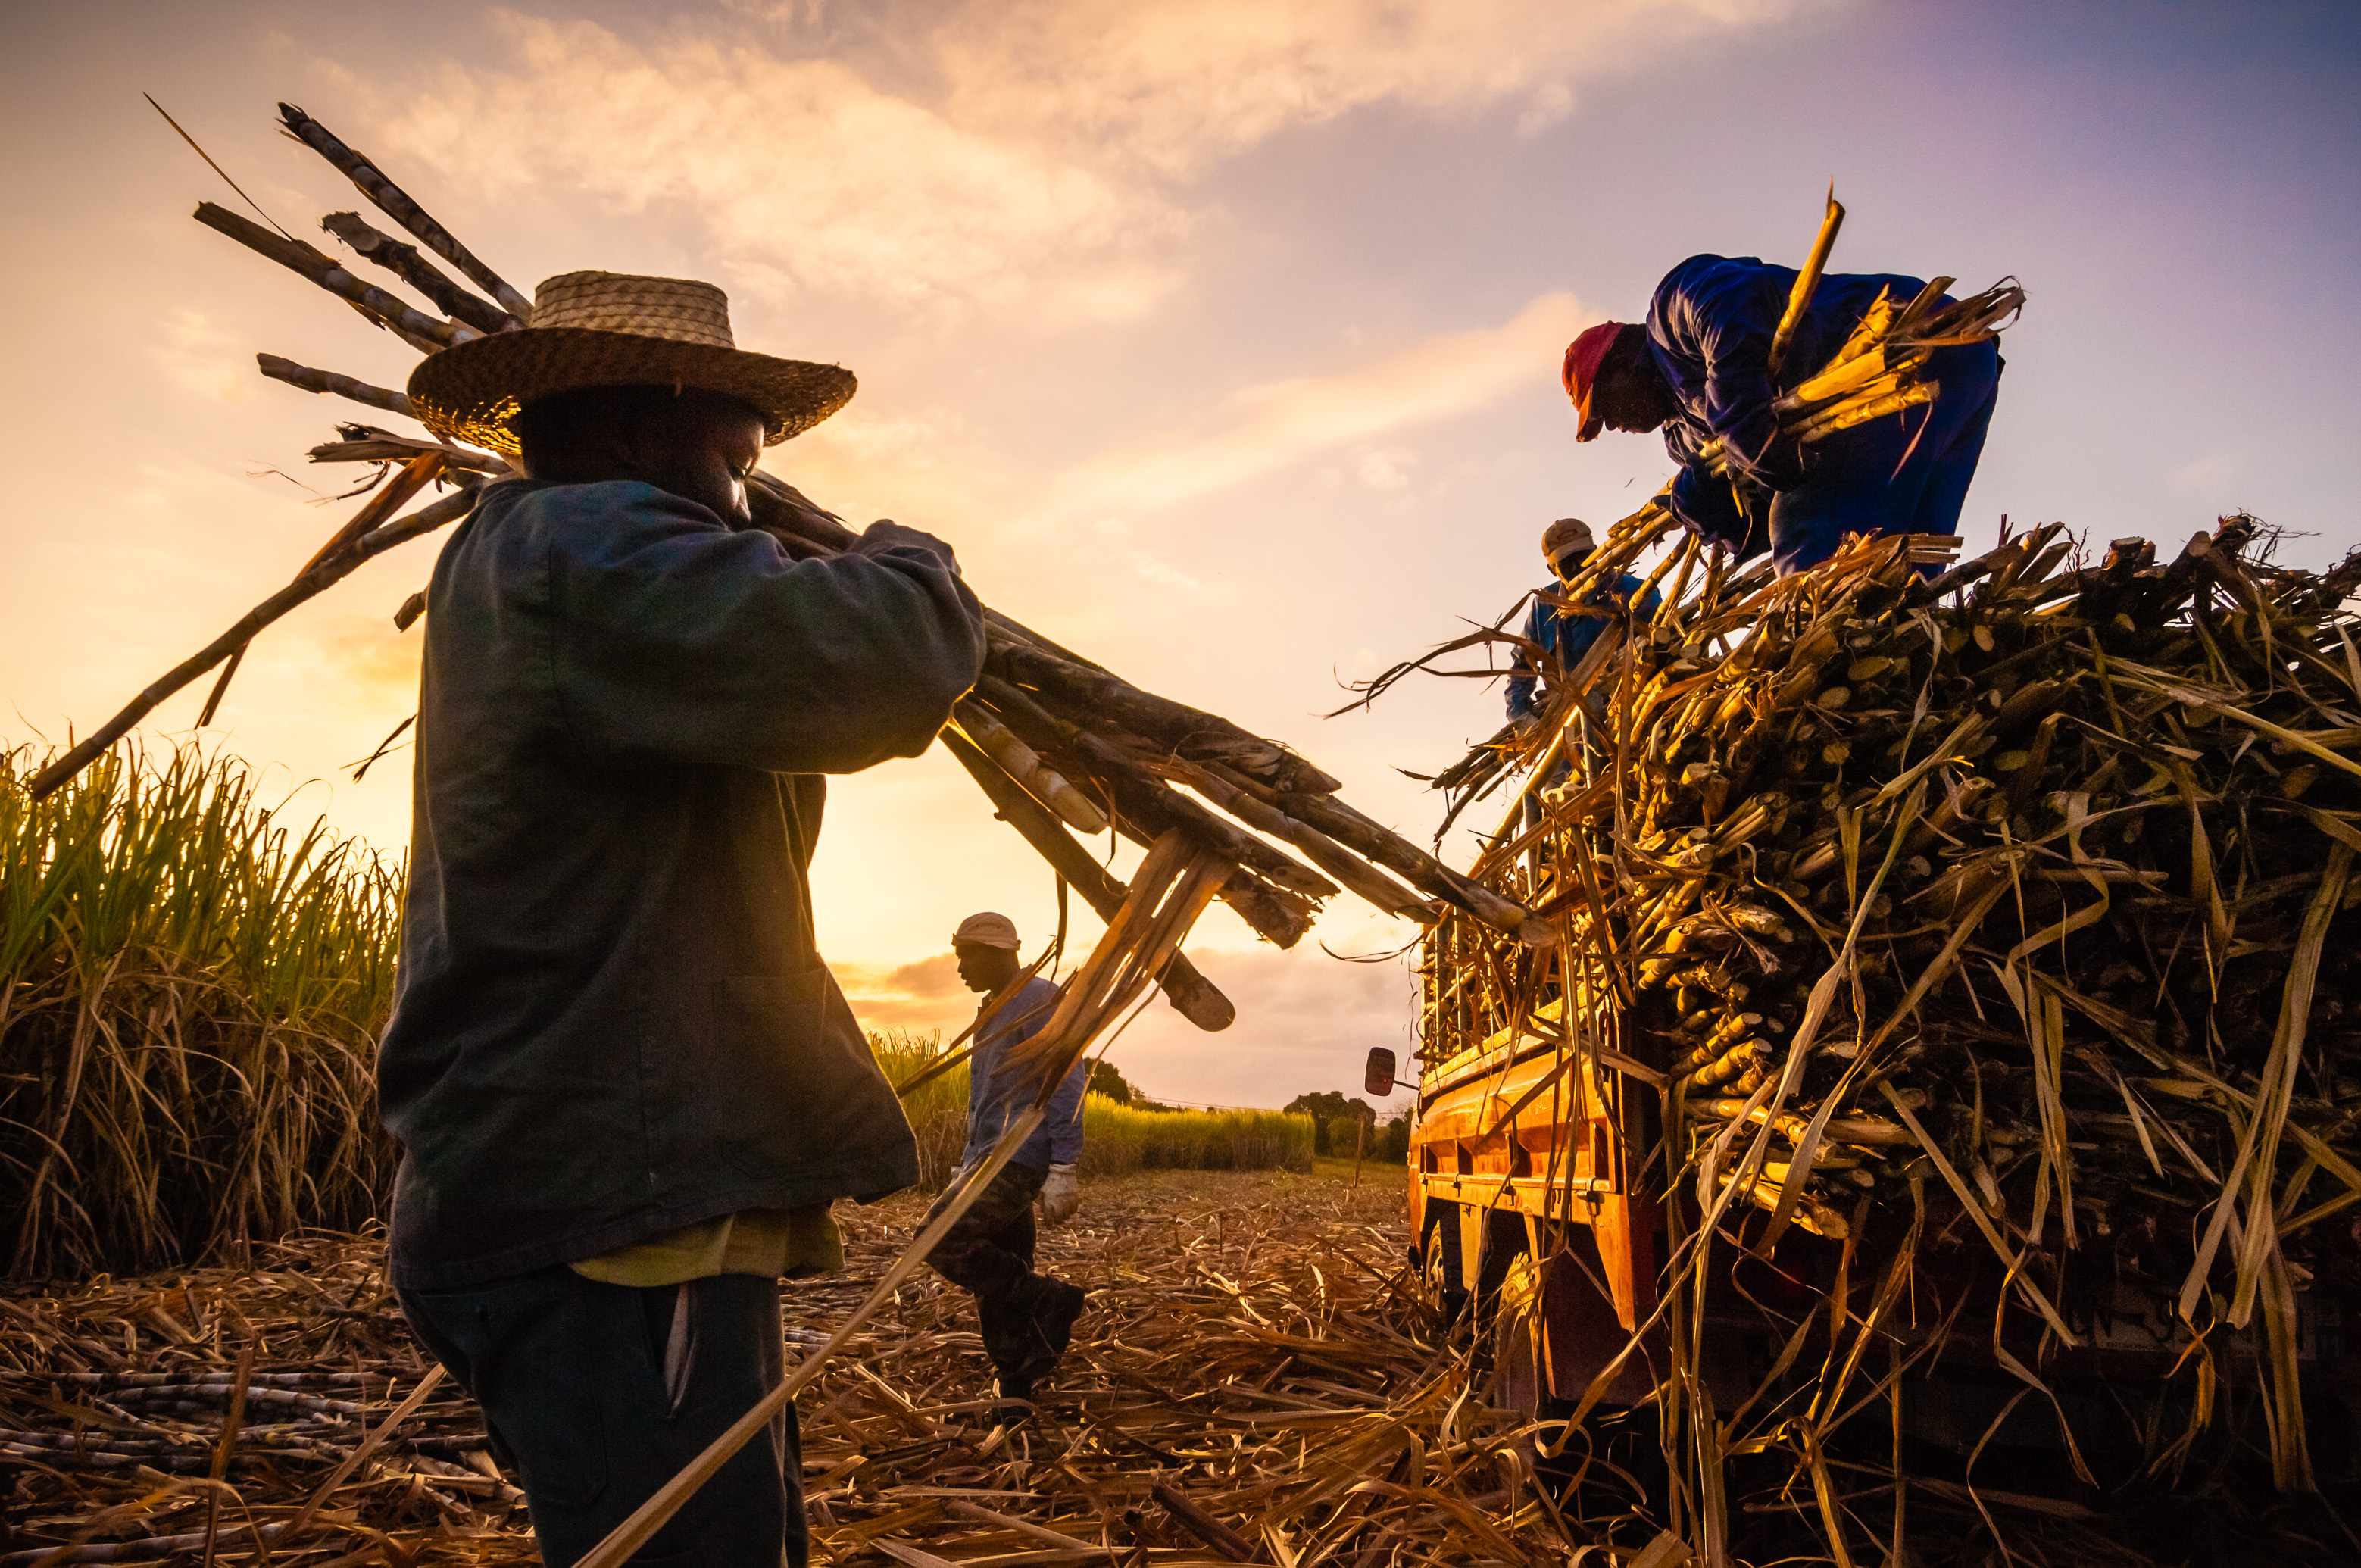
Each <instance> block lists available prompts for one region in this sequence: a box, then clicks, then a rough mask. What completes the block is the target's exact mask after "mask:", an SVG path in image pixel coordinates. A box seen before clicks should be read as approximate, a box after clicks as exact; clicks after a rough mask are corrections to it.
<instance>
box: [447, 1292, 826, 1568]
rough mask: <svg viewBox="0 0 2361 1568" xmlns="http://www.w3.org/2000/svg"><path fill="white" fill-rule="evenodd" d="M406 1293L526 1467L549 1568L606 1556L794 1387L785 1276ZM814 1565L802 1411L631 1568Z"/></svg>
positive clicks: (777, 1427)
mask: <svg viewBox="0 0 2361 1568" xmlns="http://www.w3.org/2000/svg"><path fill="white" fill-rule="evenodd" d="M400 1294H401V1310H402V1312H403V1314H404V1315H405V1316H407V1317H408V1318H409V1320H410V1325H411V1328H412V1330H413V1331H414V1332H416V1333H417V1335H418V1337H419V1338H420V1339H421V1340H422V1341H423V1342H424V1343H425V1344H426V1347H427V1348H428V1349H429V1350H431V1351H433V1352H434V1356H435V1358H436V1359H437V1360H439V1361H440V1362H442V1363H443V1365H444V1366H445V1367H446V1368H448V1369H449V1371H450V1373H451V1376H454V1377H456V1378H457V1379H458V1380H459V1383H460V1384H461V1386H463V1387H466V1389H467V1391H468V1392H469V1393H470V1394H472V1395H474V1396H475V1398H476V1402H477V1403H478V1404H479V1405H481V1406H482V1407H483V1408H484V1420H485V1424H486V1425H487V1426H488V1427H489V1429H490V1432H491V1435H492V1437H493V1438H494V1440H495V1441H496V1442H498V1443H499V1444H500V1446H501V1447H503V1448H505V1449H506V1450H507V1451H508V1453H509V1454H510V1455H511V1457H512V1458H513V1459H514V1460H515V1462H516V1464H517V1467H518V1469H519V1470H520V1472H522V1479H523V1482H524V1494H525V1500H526V1502H527V1503H528V1504H529V1505H530V1506H531V1508H532V1509H533V1537H534V1539H535V1541H537V1542H538V1543H539V1545H540V1547H541V1557H542V1561H543V1563H545V1564H546V1565H547V1568H566V1564H568V1563H572V1562H574V1561H575V1560H576V1559H577V1558H578V1557H580V1556H582V1555H583V1554H584V1553H585V1552H588V1551H589V1550H590V1549H591V1548H592V1547H594V1546H596V1545H598V1542H599V1541H601V1540H603V1539H604V1538H605V1537H606V1535H607V1533H608V1532H609V1530H613V1529H614V1528H615V1527H616V1526H617V1525H619V1524H620V1523H622V1522H623V1520H624V1519H626V1518H628V1517H630V1515H631V1511H632V1510H633V1509H635V1508H638V1507H639V1506H640V1505H641V1504H642V1503H643V1502H645V1501H647V1500H648V1498H649V1497H651V1496H653V1494H654V1493H655V1491H656V1489H657V1488H658V1487H660V1486H663V1485H664V1483H665V1482H666V1481H669V1480H670V1479H672V1477H673V1476H674V1475H676V1474H677V1473H678V1472H679V1471H680V1470H681V1469H682V1468H683V1467H684V1466H686V1464H688V1463H689V1461H691V1460H692V1459H695V1458H696V1457H697V1455H698V1454H699V1453H703V1452H704V1450H705V1447H706V1445H707V1444H708V1443H709V1442H712V1441H713V1440H714V1439H715V1438H717V1437H719V1436H720V1435H721V1434H722V1432H723V1431H727V1430H728V1429H729V1427H730V1424H731V1423H732V1422H734V1421H736V1420H738V1418H739V1417H741V1416H742V1415H744V1414H745V1413H746V1411H747V1410H748V1409H750V1408H752V1406H753V1405H754V1404H755V1403H756V1402H757V1401H758V1400H760V1399H761V1398H762V1397H763V1395H764V1394H766V1393H768V1392H769V1391H770V1390H771V1389H773V1388H775V1387H778V1386H779V1383H780V1381H781V1379H782V1377H783V1376H785V1374H784V1371H783V1367H782V1362H783V1360H784V1356H783V1353H782V1348H781V1342H782V1338H783V1336H782V1334H781V1333H780V1324H779V1287H778V1281H776V1280H774V1279H763V1278H758V1277H755V1276H752V1275H746V1274H723V1275H716V1276H714V1277H711V1278H707V1279H693V1280H691V1281H689V1282H688V1283H687V1284H686V1285H663V1286H657V1287H653V1288H633V1287H631V1286H628V1285H605V1284H601V1283H599V1282H598V1280H595V1279H586V1278H584V1277H582V1276H580V1275H578V1274H577V1273H575V1272H574V1271H573V1270H572V1269H570V1268H567V1267H566V1266H564V1265H559V1266H555V1267H551V1268H543V1269H537V1270H535V1271H534V1272H533V1273H531V1274H520V1275H515V1276H512V1277H509V1278H505V1279H495V1280H490V1281H488V1282H486V1283H484V1284H481V1285H470V1286H464V1287H461V1288H456V1289H450V1290H403V1291H401V1293H400ZM809 1557H810V1541H809V1536H808V1534H807V1529H806V1525H805V1521H804V1500H803V1471H802V1464H801V1461H800V1458H799V1456H798V1452H797V1443H796V1412H795V1408H794V1407H793V1406H792V1405H790V1406H789V1407H788V1408H787V1409H785V1410H783V1411H781V1412H780V1413H779V1416H778V1418H777V1419H776V1420H773V1421H772V1422H771V1424H770V1426H769V1428H768V1430H767V1431H765V1432H763V1434H761V1435H759V1436H757V1437H756V1438H754V1440H753V1441H752V1442H749V1443H747V1445H746V1446H745V1447H743V1448H741V1449H740V1450H739V1451H738V1453H737V1454H736V1456H735V1457H733V1458H732V1459H731V1460H730V1462H729V1463H728V1464H725V1465H723V1466H722V1467H721V1470H720V1472H719V1474H718V1475H715V1476H714V1477H713V1478H712V1479H711V1480H710V1481H708V1482H707V1483H706V1484H705V1485H704V1486H702V1487H701V1488H699V1489H698V1491H697V1494H696V1496H694V1497H691V1498H689V1500H688V1502H687V1503H686V1505H685V1506H684V1507H683V1508H681V1510H680V1512H678V1513H677V1514H675V1515H674V1516H673V1518H672V1520H671V1522H669V1523H668V1524H666V1525H665V1526H664V1528H663V1529H662V1530H658V1531H657V1532H656V1534H655V1538H654V1539H653V1540H652V1541H649V1542H648V1544H647V1545H645V1546H643V1547H642V1548H641V1549H640V1550H639V1552H637V1553H635V1554H634V1555H633V1556H632V1558H631V1562H633V1563H641V1564H646V1565H654V1564H663V1563H680V1564H690V1563H730V1564H747V1565H759V1568H769V1565H770V1564H772V1563H785V1565H786V1568H806V1564H807V1563H808V1561H809Z"/></svg>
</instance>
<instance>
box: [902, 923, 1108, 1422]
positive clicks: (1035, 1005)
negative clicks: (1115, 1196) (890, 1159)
mask: <svg viewBox="0 0 2361 1568" xmlns="http://www.w3.org/2000/svg"><path fill="white" fill-rule="evenodd" d="M1017 950H1018V948H1017V939H1016V922H1015V921H1013V920H1011V919H1009V917H1008V916H1005V915H994V914H992V913H989V912H986V913H983V914H979V915H971V916H968V917H967V918H966V919H964V920H962V921H961V922H960V925H959V929H958V930H957V931H954V932H953V933H952V934H951V951H952V952H953V953H954V954H955V955H956V956H957V958H958V959H959V973H960V979H961V981H964V982H965V983H966V985H967V988H968V989H969V990H970V991H976V992H983V1003H981V1004H980V1005H979V1006H978V1007H977V1009H976V1025H975V1053H974V1055H973V1056H972V1058H970V1059H969V1062H968V1080H967V1081H968V1091H967V1148H966V1150H965V1152H964V1153H963V1154H962V1155H961V1159H960V1165H961V1168H962V1169H965V1168H967V1167H969V1166H971V1165H974V1164H977V1163H978V1162H980V1161H981V1160H983V1157H985V1156H986V1155H988V1154H990V1153H991V1152H992V1150H993V1146H994V1145H995V1144H997V1143H998V1142H999V1141H1000V1137H1001V1135H1002V1133H1004V1132H1005V1130H1006V1129H1007V1126H1008V1124H1009V1123H1010V1122H1011V1121H1012V1120H1013V1119H1014V1118H1015V1117H1016V1114H1017V1113H1019V1112H1020V1111H1022V1110H1024V1109H1025V1108H1026V1107H1027V1106H1029V1105H1031V1104H1032V1103H1033V1102H1034V1101H1035V1100H1036V1099H1038V1096H1039V1090H1040V1080H1039V1075H1038V1073H1036V1072H1034V1071H1032V1070H1030V1069H1029V1068H1028V1066H1027V1064H1025V1063H1021V1062H1016V1061H1012V1060H1010V1059H1009V1054H1010V1052H1011V1051H1012V1050H1013V1049H1014V1048H1015V1047H1016V1046H1018V1045H1020V1044H1022V1043H1023V1042H1025V1041H1027V1040H1029V1039H1031V1038H1032V1037H1033V1036H1035V1035H1038V1034H1039V1033H1040V1032H1041V1026H1042V1025H1045V1024H1047V1023H1048V1022H1049V1015H1050V1014H1051V1013H1052V1012H1053V1011H1055V1010H1056V1008H1057V1005H1058V995H1059V992H1058V987H1057V986H1055V985H1054V984H1052V983H1050V981H1048V980H1046V979H1044V978H1043V977H1042V976H1040V975H1038V974H1035V973H1029V972H1027V970H1025V969H1024V968H1023V967H1022V966H1021V965H1019V964H1018V962H1017ZM1089 1081H1090V1063H1089V1062H1088V1061H1078V1062H1076V1063H1075V1064H1074V1065H1073V1067H1072V1068H1071V1069H1070V1070H1069V1071H1068V1072H1067V1074H1066V1077H1065V1080H1064V1081H1063V1082H1061V1083H1060V1084H1059V1085H1058V1089H1057V1091H1056V1092H1055V1093H1054V1094H1052V1095H1051V1096H1050V1097H1049V1106H1048V1108H1047V1110H1046V1111H1045V1113H1043V1116H1042V1120H1041V1124H1040V1125H1039V1126H1038V1127H1036V1128H1034V1129H1033V1133H1032V1135H1031V1136H1029V1137H1027V1139H1026V1140H1025V1143H1024V1146H1022V1147H1021V1148H1019V1149H1018V1150H1017V1151H1016V1154H1015V1155H1013V1156H1012V1157H1010V1158H1009V1161H1008V1163H1007V1164H1006V1165H1005V1166H1003V1167H1001V1168H1000V1174H999V1175H997V1176H995V1177H994V1178H993V1179H992V1181H991V1183H990V1185H988V1186H987V1187H985V1188H984V1190H983V1195H982V1196H981V1197H979V1198H978V1199H976V1201H975V1202H974V1204H973V1206H972V1207H971V1208H970V1209H969V1210H968V1212H966V1213H965V1214H962V1215H961V1216H960V1218H959V1220H958V1221H957V1222H956V1223H954V1224H953V1225H952V1226H951V1228H950V1230H949V1231H947V1232H945V1233H944V1234H943V1239H942V1240H941V1241H939V1242H938V1243H937V1244H936V1245H935V1250H934V1251H933V1252H932V1253H930V1254H929V1255H928V1262H930V1263H932V1264H933V1265H934V1266H935V1267H936V1268H937V1269H939V1270H940V1271H941V1273H942V1276H943V1277H944V1278H946V1279H949V1280H950V1282H951V1283H952V1284H954V1285H959V1286H963V1287H965V1288H967V1289H969V1290H972V1291H973V1292H974V1293H975V1306H976V1316H977V1318H978V1319H979V1320H980V1324H981V1327H982V1329H983V1348H984V1354H987V1355H989V1356H990V1357H991V1358H992V1365H993V1370H994V1373H995V1374H996V1375H997V1377H998V1380H999V1384H1000V1394H1001V1398H1005V1399H1030V1398H1032V1397H1033V1386H1034V1384H1035V1383H1037V1382H1038V1381H1039V1380H1040V1379H1041V1378H1042V1377H1043V1376H1047V1375H1048V1373H1049V1369H1050V1368H1051V1367H1053V1366H1055V1365H1057V1363H1058V1358H1059V1357H1060V1356H1061V1355H1063V1354H1065V1351H1066V1345H1067V1343H1068V1342H1069V1341H1070V1340H1071V1337H1072V1335H1073V1331H1074V1320H1075V1318H1076V1317H1078V1316H1080V1315H1081V1313H1082V1299H1083V1292H1082V1288H1080V1287H1079V1286H1074V1285H1069V1284H1066V1283H1065V1282H1064V1281H1062V1280H1057V1279H1052V1278H1049V1277H1048V1276H1046V1275H1042V1274H1038V1273H1036V1272H1035V1271H1034V1268H1033V1241H1034V1229H1033V1210H1034V1206H1035V1204H1036V1203H1037V1202H1038V1204H1039V1206H1040V1209H1041V1216H1042V1218H1043V1219H1045V1220H1047V1221H1049V1223H1051V1224H1053V1225H1054V1224H1060V1223H1063V1222H1064V1221H1065V1220H1067V1219H1069V1218H1071V1216H1072V1214H1073V1212H1074V1210H1075V1208H1076V1206H1077V1205H1079V1204H1080V1203H1081V1201H1082V1190H1081V1188H1080V1186H1079V1184H1078V1183H1077V1181H1076V1179H1075V1173H1074V1165H1075V1162H1076V1161H1077V1160H1079V1159H1081V1158H1082V1089H1083V1086H1084V1085H1085V1084H1087V1083H1088V1082H1089ZM953 1185H954V1186H956V1183H955V1182H954V1183H953ZM932 1217H933V1216H932V1215H931V1214H930V1215H928V1218H929V1219H931V1218H932Z"/></svg>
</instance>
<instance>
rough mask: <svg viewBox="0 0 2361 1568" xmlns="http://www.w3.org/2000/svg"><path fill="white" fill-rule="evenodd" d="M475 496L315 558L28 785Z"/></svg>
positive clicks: (43, 789) (79, 765) (72, 762)
mask: <svg viewBox="0 0 2361 1568" xmlns="http://www.w3.org/2000/svg"><path fill="white" fill-rule="evenodd" d="M463 482H465V481H463ZM475 500H476V498H475V496H474V494H473V493H472V491H471V490H461V491H460V492H458V493H457V494H455V495H449V496H445V497H444V498H443V499H441V500H439V501H436V502H435V503H434V505H433V506H429V507H424V508H422V509H421V510H418V511H415V512H412V514H411V515H410V516H409V517H406V518H401V519H399V520H397V521H393V522H390V523H388V524H386V525H384V526H383V527H380V528H378V529H375V530H373V531H371V532H368V533H367V534H364V535H362V536H360V537H359V538H357V539H355V540H352V541H351V542H349V543H347V544H346V545H345V546H344V547H342V548H341V549H339V550H338V551H337V552H336V553H335V554H332V555H329V556H327V557H326V558H325V559H322V560H319V561H316V562H315V563H314V564H313V565H311V566H309V567H307V568H306V569H305V570H304V571H303V572H302V574H301V575H300V576H297V577H296V579H295V580H294V581H293V582H291V583H289V584H288V585H287V586H286V587H283V588H281V589H280V590H279V591H278V592H277V593H275V594H273V595H271V596H270V597H269V598H267V599H264V600H263V601H262V602H261V603H260V604H258V605H256V606H255V607H254V608H253V609H250V610H248V611H247V613H246V614H245V615H244V616H243V617H241V618H240V619H239V620H238V621H237V623H236V625H234V626H232V627H231V628H230V629H229V630H226V631H225V632H223V633H222V634H221V635H220V636H219V637H216V638H214V640H213V641H211V642H208V643H206V644H205V645H204V647H203V648H201V649H199V650H198V651H197V652H194V653H192V654H191V655H190V656H189V657H188V658H186V659H183V660H182V661H181V663H178V664H175V665H173V666H172V668H170V670H168V671H166V672H165V673H164V674H162V675H161V676H159V678H158V679H157V680H156V681H155V682H154V684H152V685H149V686H148V688H147V689H146V690H145V691H143V692H141V693H140V694H139V695H138V696H136V697H133V698H132V699H131V701H130V703H129V704H128V705H127V706H126V707H125V708H124V709H123V711H122V712H120V713H118V714H116V715H115V717H114V718H110V719H108V720H107V721H106V722H105V723H104V724H103V725H101V726H100V727H99V728H98V729H95V730H93V731H92V732H91V733H90V735H89V736H88V737H86V738H85V739H83V740H82V741H80V742H79V743H77V744H76V745H75V746H73V747H72V749H71V750H70V751H67V752H66V753H65V755H63V756H61V757H60V758H59V759H58V760H57V761H55V762H51V763H50V764H49V766H48V767H46V768H43V769H42V770H41V771H40V772H39V773H36V774H35V775H33V778H32V781H31V783H30V784H27V786H26V792H27V794H28V795H30V796H31V797H32V798H33V799H35V800H40V799H43V798H45V797H47V796H48V795H51V794H54V793H55V792H56V791H57V790H58V788H59V787H60V785H62V784H65V783H66V781H67V780H69V779H71V778H72V777H73V776H74V775H75V774H76V773H80V772H82V769H84V768H86V767H88V766H89V765H90V764H91V762H93V761H94V760H95V759H96V758H98V757H99V756H101V755H103V754H104V752H105V751H106V749H107V748H108V747H110V746H112V745H114V744H115V742H116V741H117V740H122V739H123V737H125V736H126V735H128V734H129V733H130V732H131V731H132V729H134V728H136V727H137V725H138V723H139V721H140V720H141V719H143V718H147V717H148V714H150V713H152V712H154V711H155V710H156V707H157V706H158V705H159V704H160V703H162V702H163V701H164V700H165V699H166V698H167V697H170V696H172V695H173V694H174V693H176V692H178V691H180V690H181V688H182V687H183V686H186V685H189V683H190V682H192V681H193V680H195V679H196V678H197V677H198V676H200V675H202V674H204V673H205V672H206V671H207V670H210V669H212V668H213V667H214V665H215V664H218V663H221V662H222V661H223V660H225V659H227V658H229V657H231V656H232V655H233V654H235V653H236V652H238V651H239V650H240V649H242V648H244V647H245V646H246V645H247V643H249V642H251V641H254V639H255V636H256V634H257V633H258V632H260V631H261V630H263V628H265V627H267V626H269V624H270V623H271V622H273V621H275V620H278V619H279V618H280V617H281V616H283V615H285V614H286V613H287V612H288V611H289V610H291V609H294V608H295V607H296V606H297V605H300V604H302V603H304V602H305V601H306V600H309V599H312V598H317V597H318V596H319V595H320V594H322V593H324V592H325V591H326V590H327V589H328V588H330V587H334V586H335V584H337V583H338V582H341V581H342V580H343V579H344V578H346V577H347V576H351V575H352V573H353V572H354V571H355V570H356V569H357V568H358V567H359V566H360V565H362V563H364V562H366V561H368V559H370V558H371V557H372V556H375V555H379V554H383V553H384V552H385V551H387V550H390V549H391V548H392V547H393V546H394V545H396V544H401V543H405V542H407V541H409V540H412V539H415V538H417V537H418V536H419V535H420V534H422V533H427V532H433V531H434V529H437V528H440V527H442V526H444V525H445V523H449V522H455V521H457V520H458V519H460V518H462V517H465V516H466V515H467V511H468V510H469V509H470V508H472V507H473V506H474V505H475Z"/></svg>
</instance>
